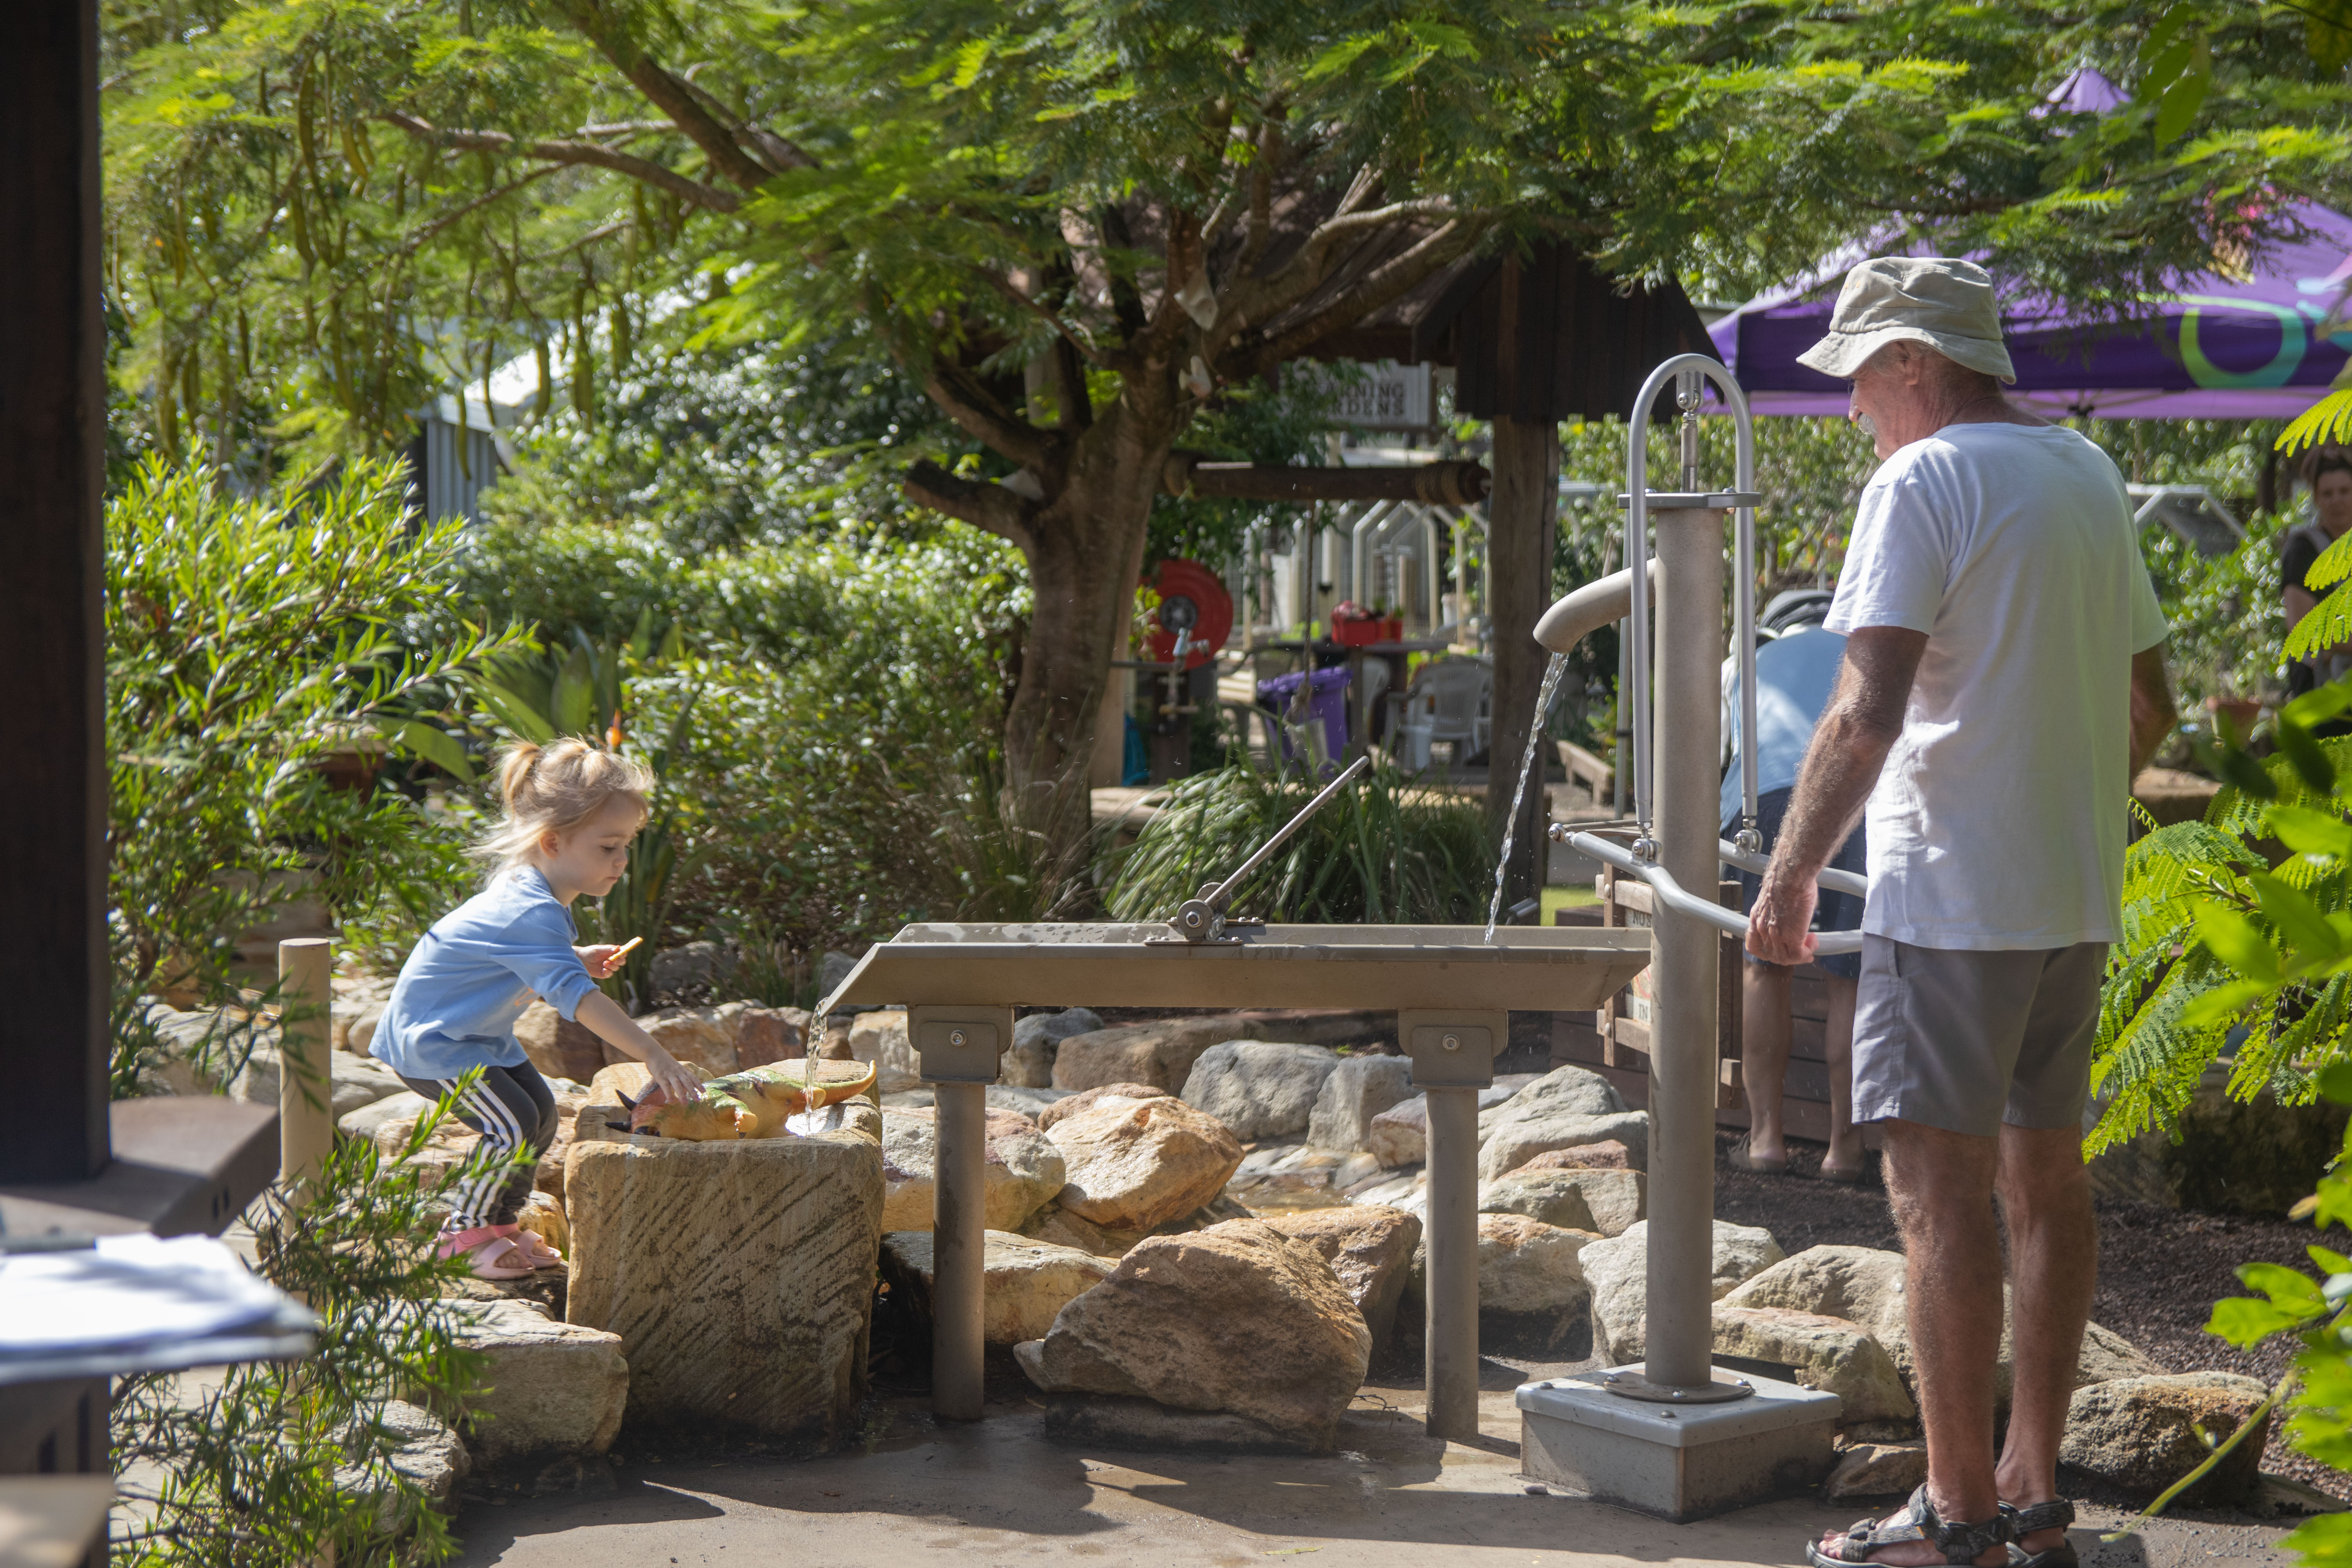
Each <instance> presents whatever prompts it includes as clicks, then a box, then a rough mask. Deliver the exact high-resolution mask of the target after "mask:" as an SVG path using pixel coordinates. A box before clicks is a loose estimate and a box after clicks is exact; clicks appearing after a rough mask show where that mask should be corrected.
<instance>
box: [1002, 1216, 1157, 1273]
mask: <svg viewBox="0 0 2352 1568" xmlns="http://www.w3.org/2000/svg"><path fill="white" fill-rule="evenodd" d="M1150 1234H1151V1233H1150V1231H1148V1230H1127V1229H1121V1228H1117V1227H1114V1226H1105V1225H1097V1224H1095V1223H1094V1221H1092V1220H1089V1219H1080V1218H1079V1217H1078V1216H1077V1215H1074V1214H1072V1213H1071V1212H1070V1211H1069V1210H1067V1209H1066V1208H1064V1207H1063V1206H1062V1205H1059V1204H1047V1205H1045V1207H1044V1208H1041V1209H1039V1210H1038V1211H1037V1212H1036V1213H1035V1214H1034V1215H1030V1216H1029V1223H1028V1224H1027V1225H1024V1226H1022V1227H1021V1235H1022V1236H1023V1237H1024V1238H1025V1239H1027V1240H1030V1241H1034V1242H1038V1243H1040V1244H1042V1245H1044V1246H1046V1247H1069V1248H1071V1249H1072V1250H1074V1251H1077V1252H1083V1253H1085V1254H1087V1256H1088V1257H1090V1258H1110V1259H1112V1260H1113V1261H1116V1260H1118V1259H1119V1258H1124V1257H1126V1256H1127V1255H1128V1254H1129V1252H1132V1251H1134V1250H1135V1244H1136V1243H1137V1242H1139V1241H1141V1240H1142V1239H1143V1238H1144V1237H1147V1236H1150Z"/></svg>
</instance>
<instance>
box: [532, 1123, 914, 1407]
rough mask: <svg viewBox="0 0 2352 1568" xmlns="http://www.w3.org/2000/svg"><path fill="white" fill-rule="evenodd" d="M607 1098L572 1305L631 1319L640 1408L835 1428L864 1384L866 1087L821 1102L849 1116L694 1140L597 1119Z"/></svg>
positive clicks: (570, 1309)
mask: <svg viewBox="0 0 2352 1568" xmlns="http://www.w3.org/2000/svg"><path fill="white" fill-rule="evenodd" d="M599 1092H600V1098H610V1091H609V1090H600V1091H599ZM615 1105H617V1101H615ZM596 1109H597V1108H596V1107H595V1106H594V1105H593V1102H592V1106H591V1109H590V1111H589V1112H587V1113H584V1114H583V1119H582V1121H581V1127H582V1130H583V1131H582V1140H583V1141H581V1142H575V1143H574V1144H573V1145H572V1150H571V1152H570V1154H569V1156H568V1157H567V1162H566V1166H565V1173H564V1196H565V1206H566V1207H567V1208H568V1210H569V1211H570V1218H571V1224H572V1259H571V1261H572V1284H571V1293H570V1296H569V1299H568V1301H567V1303H566V1310H565V1314H564V1315H565V1317H566V1318H567V1320H568V1321H572V1322H574V1323H583V1324H586V1325H588V1326H589V1327H592V1328H598V1329H605V1330H609V1331H612V1332H614V1333H617V1334H619V1335H620V1336H621V1339H622V1342H623V1344H624V1346H625V1352H626V1354H627V1357H628V1363H629V1370H630V1383H629V1400H628V1419H629V1424H630V1425H631V1426H686V1425H692V1426H697V1427H698V1428H701V1429H704V1430H709V1429H710V1428H713V1427H720V1428H731V1429H734V1430H737V1431H740V1432H743V1433H747V1434H757V1435H760V1436H814V1437H820V1438H824V1439H826V1440H830V1439H833V1438H835V1437H837V1436H840V1435H841V1434H842V1433H843V1432H844V1431H845V1430H846V1428H847V1425H848V1423H849V1422H850V1420H851V1419H852V1416H853V1413H854V1412H855V1409H856V1404H857V1401H858V1399H859V1397H860V1396H861V1395H862V1394H864V1392H865V1388H866V1345H867V1335H868V1331H869V1330H870V1328H871V1325H872V1321H873V1311H874V1281H875V1265H876V1258H877V1254H878V1252H879V1249H880V1246H881V1239H882V1230H881V1224H882V1146H881V1137H880V1131H881V1127H880V1116H879V1114H878V1113H877V1112H876V1111H875V1110H873V1108H872V1107H871V1106H870V1105H868V1104H867V1103H866V1101H863V1100H854V1101H851V1102H849V1104H847V1105H845V1106H839V1107H833V1108H829V1110H827V1111H826V1112H824V1113H823V1114H824V1116H825V1117H826V1118H827V1120H828V1121H834V1122H835V1123H837V1124H838V1126H837V1130H836V1131H824V1132H819V1133H817V1134H815V1135H814V1136H811V1137H796V1138H762V1139H752V1140H749V1141H745V1142H714V1143H695V1142H680V1141H677V1140H675V1139H663V1138H655V1137H650V1136H646V1135H630V1134H623V1133H615V1132H612V1131H609V1130H604V1129H601V1128H600V1127H599V1125H598V1121H599V1119H598V1117H597V1115H596ZM592 1134H593V1135H592Z"/></svg>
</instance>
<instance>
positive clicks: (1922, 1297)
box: [1822, 1121, 2008, 1568]
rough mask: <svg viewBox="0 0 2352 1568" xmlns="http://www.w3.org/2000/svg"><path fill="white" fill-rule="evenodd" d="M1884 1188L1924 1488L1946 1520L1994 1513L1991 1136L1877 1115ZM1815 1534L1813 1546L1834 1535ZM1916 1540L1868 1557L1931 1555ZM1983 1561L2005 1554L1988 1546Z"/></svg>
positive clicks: (1994, 1157)
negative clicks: (1897, 1248)
mask: <svg viewBox="0 0 2352 1568" xmlns="http://www.w3.org/2000/svg"><path fill="white" fill-rule="evenodd" d="M1879 1126H1880V1127H1881V1128H1882V1129H1883V1130H1884V1131H1885V1139H1886V1188H1887V1193H1888V1195H1889V1196H1890V1197H1891V1198H1892V1199H1893V1200H1894V1205H1895V1223H1896V1224H1897V1225H1899V1226H1901V1227H1902V1230H1903V1252H1904V1259H1905V1270H1904V1277H1905V1287H1904V1290H1905V1297H1906V1301H1907V1304H1908V1307H1909V1310H1910V1319H1911V1357H1912V1362H1913V1364H1914V1365H1915V1366H1916V1369H1917V1373H1918V1383H1919V1417H1920V1424H1921V1425H1922V1426H1924V1427H1925V1428H1926V1429H1927V1497H1928V1500H1929V1501H1931V1502H1933V1503H1934V1504H1935V1505H1936V1513H1937V1517H1939V1518H1941V1519H1942V1520H1943V1521H1945V1522H1946V1523H1947V1524H1978V1523H1981V1522H1982V1521H1986V1520H1989V1519H1991V1518H1993V1517H1994V1516H1995V1515H1996V1514H1997V1513H1999V1512H2000V1500H1999V1498H1998V1496H1997V1493H1996V1489H1995V1488H1994V1484H1993V1455H1992V1408H1993V1399H1992V1387H1993V1367H1994V1365H1995V1363H1997V1362H1998V1360H1999V1358H2000V1328H2001V1291H2000V1232H1999V1230H1998V1228H1997V1227H1996V1226H1995V1225H1994V1223H1993V1214H1992V1192H1993V1175H1994V1171H1995V1168H1996V1163H1997V1161H1998V1158H1999V1149H2000V1144H1999V1143H1998V1142H1997V1141H1996V1140H1994V1139H1990V1138H1971V1137H1969V1136H1968V1135H1966V1134H1964V1133H1959V1132H1947V1131H1943V1130H1942V1129H1941V1128H1937V1127H1927V1126H1924V1125H1922V1124H1921V1123H1919V1122H1916V1121H1883V1122H1881V1123H1879ZM1840 1540H1843V1536H1840V1535H1832V1536H1826V1537H1824V1538H1823V1542H1822V1547H1823V1550H1824V1551H1829V1550H1831V1549H1832V1546H1833V1544H1834V1542H1838V1541H1840ZM1943 1560H1944V1556H1943V1553H1942V1552H1939V1551H1937V1549H1936V1547H1934V1546H1933V1545H1931V1544H1929V1543H1928V1542H1907V1543H1906V1544H1904V1545H1900V1546H1890V1547H1886V1548H1885V1549H1884V1550H1883V1551H1881V1552H1878V1553H1877V1555H1876V1556H1875V1557H1874V1559H1873V1561H1874V1562H1878V1563H1890V1564H1900V1565H1903V1568H1926V1565H1927V1564H1931V1563H1941V1562H1943ZM1977 1561H1978V1563H1980V1564H1982V1565H1983V1568H1998V1565H1999V1564H2000V1563H2005V1562H2007V1561H2008V1549H2007V1548H2006V1547H2002V1546H1995V1547H1993V1548H1991V1549H1990V1550H1988V1551H1987V1552H1985V1553H1984V1554H1983V1555H1982V1556H1980V1557H1979V1558H1978V1559H1977Z"/></svg>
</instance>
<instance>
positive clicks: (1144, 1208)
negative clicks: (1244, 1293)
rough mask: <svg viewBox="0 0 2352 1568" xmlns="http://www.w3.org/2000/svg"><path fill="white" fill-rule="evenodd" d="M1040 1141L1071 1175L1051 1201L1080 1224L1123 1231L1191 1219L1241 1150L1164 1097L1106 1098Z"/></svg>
mask: <svg viewBox="0 0 2352 1568" xmlns="http://www.w3.org/2000/svg"><path fill="white" fill-rule="evenodd" d="M1055 1109H1056V1110H1059V1109H1060V1107H1058V1106H1057V1107H1055ZM1045 1136H1046V1137H1048V1138H1050V1139H1052V1140H1053V1141H1054V1142H1055V1145H1056V1146H1057V1147H1059V1148H1060V1150H1061V1152H1062V1159H1063V1162H1064V1164H1065V1166H1066V1169H1067V1170H1068V1173H1069V1182H1068V1184H1067V1185H1066V1186H1065V1187H1064V1188H1063V1189H1062V1191H1061V1195H1060V1196H1059V1198H1058V1199H1057V1200H1056V1201H1057V1202H1058V1203H1060V1205H1062V1207H1064V1208H1066V1209H1067V1210H1069V1211H1070V1212H1071V1213H1072V1214H1075V1215H1077V1216H1078V1217H1079V1218H1081V1219H1087V1220H1092V1221H1093V1222H1094V1223H1095V1224H1097V1225H1101V1226H1113V1227H1116V1228H1119V1229H1126V1230H1150V1229H1152V1228H1153V1227H1154V1226H1160V1225H1163V1224H1165V1223H1166V1222H1168V1221H1169V1220H1171V1219H1177V1218H1180V1217H1181V1216H1182V1215H1188V1214H1191V1213H1192V1211H1193V1210H1195V1209H1197V1208H1200V1207H1201V1206H1202V1205H1204V1204H1206V1203H1208V1202H1209V1200H1210V1199H1212V1198H1213V1197H1215V1196H1216V1195H1217V1194H1218V1193H1219V1192H1221V1191H1223V1188H1224V1184H1225V1183H1226V1182H1227V1181H1228V1180H1229V1179H1230V1178H1231V1177H1232V1175H1233V1173H1234V1171H1235V1170H1237V1169H1238V1168H1240V1165H1241V1163H1242V1146H1241V1144H1240V1143H1239V1142H1237V1141H1236V1140H1235V1139H1234V1135H1233V1134H1232V1133H1231V1132H1229V1131H1226V1130H1225V1126H1224V1123H1223V1122H1221V1121H1218V1120H1217V1119H1216V1118H1215V1117H1213V1116H1210V1115H1207V1114H1206V1113H1204V1112H1202V1111H1199V1110H1193V1109H1192V1107H1191V1106H1189V1105H1187V1104H1185V1103H1184V1102H1183V1101H1182V1100H1175V1099H1171V1098H1169V1097H1167V1096H1160V1097H1159V1098H1156V1099H1152V1100H1129V1099H1127V1098H1126V1097H1125V1096H1122V1095H1112V1096H1109V1097H1107V1098H1105V1099H1102V1100H1097V1101H1095V1103H1094V1104H1092V1105H1090V1106H1088V1107H1087V1109H1086V1110H1082V1111H1080V1112H1078V1113H1077V1114H1076V1115H1075V1116H1064V1117H1061V1118H1060V1119H1058V1120H1057V1121H1055V1123H1054V1125H1053V1126H1052V1127H1050V1128H1048V1129H1047V1130H1046V1132H1045Z"/></svg>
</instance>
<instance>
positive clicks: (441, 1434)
mask: <svg viewBox="0 0 2352 1568" xmlns="http://www.w3.org/2000/svg"><path fill="white" fill-rule="evenodd" d="M367 1419H368V1420H369V1421H370V1422H371V1423H372V1424H373V1426H377V1427H380V1428H381V1429H382V1432H383V1436H382V1437H381V1438H380V1439H379V1440H380V1441H381V1442H382V1443H383V1449H382V1450H381V1451H373V1452H369V1453H368V1457H367V1458H365V1459H364V1460H362V1462H360V1463H357V1464H349V1465H343V1466H341V1467H339V1468H337V1469H336V1471H335V1489H336V1490H337V1491H339V1492H343V1493H345V1494H347V1495H350V1496H352V1497H373V1498H375V1499H376V1500H377V1501H376V1525H377V1527H378V1528H379V1529H381V1530H383V1531H385V1532H387V1533H389V1534H401V1533H405V1531H407V1530H408V1529H409V1528H411V1527H412V1526H413V1525H414V1522H415V1521H414V1519H413V1518H411V1517H406V1516H407V1515H409V1514H410V1512H411V1510H410V1509H408V1508H407V1507H405V1506H404V1504H403V1502H402V1500H401V1498H400V1494H399V1493H398V1491H397V1490H396V1488H397V1486H398V1485H399V1483H401V1482H406V1483H407V1484H408V1485H410V1486H412V1487H415V1488H416V1489H417V1490H418V1491H420V1492H422V1493H423V1494H424V1501H425V1505H426V1506H428V1507H430V1508H433V1509H435V1510H436V1511H445V1510H454V1508H455V1507H456V1497H457V1488H458V1487H459V1486H460V1485H461V1484H462V1483H463V1482H464V1481H465V1479H466V1478H467V1476H468V1475H470V1474H471V1473H472V1472H473V1468H474V1459H473V1456H472V1455H470V1454H468V1453H467V1451H466V1444H465V1440H464V1439H463V1438H461V1437H459V1436H457V1431H456V1429H455V1428H453V1427H451V1426H449V1425H448V1423H446V1422H445V1421H443V1420H442V1419H441V1418H440V1417H439V1416H437V1415H434V1414H433V1413H432V1412H431V1411H429V1410H427V1409H425V1408H424V1407H423V1406H422V1405H411V1404H409V1403H408V1402H407V1401H406V1400H404V1399H388V1400H385V1401H384V1402H383V1404H382V1405H378V1406H376V1407H375V1409H374V1410H373V1412H371V1413H369V1415H368V1417H367ZM352 1438H353V1441H352V1445H351V1449H358V1448H359V1447H360V1444H359V1441H358V1438H359V1435H358V1434H356V1433H354V1434H352ZM351 1449H347V1450H346V1451H347V1452H349V1451H351ZM33 1560H34V1559H29V1558H28V1559H26V1561H27V1562H30V1561H33ZM12 1561H13V1559H12Z"/></svg>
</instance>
